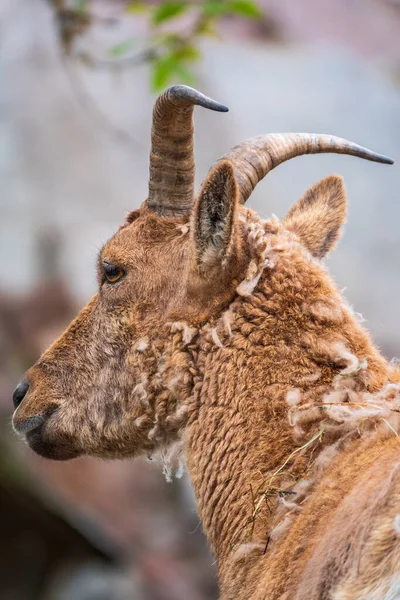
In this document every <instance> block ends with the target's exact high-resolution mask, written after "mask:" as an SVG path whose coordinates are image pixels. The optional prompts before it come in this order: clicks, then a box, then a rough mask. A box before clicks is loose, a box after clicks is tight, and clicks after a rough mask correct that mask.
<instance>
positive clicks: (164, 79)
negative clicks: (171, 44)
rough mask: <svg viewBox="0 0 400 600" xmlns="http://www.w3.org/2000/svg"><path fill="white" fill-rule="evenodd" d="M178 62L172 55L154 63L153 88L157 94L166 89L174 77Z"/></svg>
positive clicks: (158, 59)
mask: <svg viewBox="0 0 400 600" xmlns="http://www.w3.org/2000/svg"><path fill="white" fill-rule="evenodd" d="M177 64H178V63H177V61H176V59H175V58H174V57H172V56H171V55H170V54H168V55H167V56H162V57H161V58H157V59H156V60H155V61H154V62H153V69H152V73H151V87H152V89H153V90H154V91H155V92H158V91H160V90H161V89H162V88H164V87H165V86H166V85H167V83H168V82H169V80H170V79H171V77H172V76H173V75H174V73H175V70H176V66H177Z"/></svg>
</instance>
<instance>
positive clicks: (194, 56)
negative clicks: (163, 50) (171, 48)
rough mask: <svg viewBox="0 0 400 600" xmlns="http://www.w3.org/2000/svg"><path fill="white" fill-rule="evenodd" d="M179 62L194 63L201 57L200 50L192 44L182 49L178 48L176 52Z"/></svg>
mask: <svg viewBox="0 0 400 600" xmlns="http://www.w3.org/2000/svg"><path fill="white" fill-rule="evenodd" d="M175 56H176V58H177V60H178V61H179V60H181V61H186V62H194V61H196V60H199V58H200V57H201V54H200V50H198V48H196V47H195V46H192V45H191V44H186V45H185V46H182V48H178V49H177V50H176V52H175Z"/></svg>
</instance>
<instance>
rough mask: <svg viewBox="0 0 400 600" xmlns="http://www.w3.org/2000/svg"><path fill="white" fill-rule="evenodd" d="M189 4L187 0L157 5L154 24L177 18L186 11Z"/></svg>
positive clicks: (154, 12)
mask: <svg viewBox="0 0 400 600" xmlns="http://www.w3.org/2000/svg"><path fill="white" fill-rule="evenodd" d="M187 8H188V5H187V4H186V3H185V2H163V3H162V4H159V5H158V6H156V7H155V9H154V11H153V15H152V19H151V20H152V23H153V25H161V23H165V21H169V20H170V19H175V18H176V17H178V16H179V15H181V14H182V13H184V12H185V10H186V9H187Z"/></svg>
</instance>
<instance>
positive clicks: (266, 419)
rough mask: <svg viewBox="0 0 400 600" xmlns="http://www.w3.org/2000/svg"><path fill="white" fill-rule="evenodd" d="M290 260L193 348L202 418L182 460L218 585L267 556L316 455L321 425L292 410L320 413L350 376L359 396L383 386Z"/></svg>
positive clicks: (365, 353) (371, 358)
mask: <svg viewBox="0 0 400 600" xmlns="http://www.w3.org/2000/svg"><path fill="white" fill-rule="evenodd" d="M296 256H297V255H292V254H291V253H290V252H289V251H288V252H287V253H285V252H284V253H283V254H282V255H281V256H280V258H279V262H278V264H277V265H276V266H275V267H274V268H273V269H272V270H271V271H268V272H266V273H264V275H263V277H262V279H261V280H260V282H259V285H258V286H257V289H256V291H255V292H254V293H253V294H252V295H250V296H248V297H246V298H240V299H238V300H237V301H235V302H234V304H233V305H232V306H231V309H230V310H229V314H226V315H225V316H224V318H222V319H221V320H220V322H219V324H218V325H217V327H216V329H213V330H210V329H209V330H208V331H206V332H205V333H204V335H203V339H202V344H201V346H200V352H199V357H198V364H199V369H200V371H201V385H198V386H196V387H197V392H196V393H197V396H198V397H197V398H196V400H197V402H196V405H197V407H198V408H197V411H196V414H195V416H194V417H193V418H192V419H191V420H190V422H189V424H188V426H187V428H186V432H185V453H186V462H187V466H188V469H189V473H190V476H191V479H192V482H193V485H194V489H195V494H196V498H197V502H198V508H199V513H200V517H201V520H202V523H203V527H204V531H205V533H206V535H207V537H208V539H209V541H210V543H211V546H212V549H213V552H214V554H215V556H216V558H217V561H218V563H219V572H220V576H221V578H222V579H223V577H224V570H225V566H226V564H227V563H228V561H230V560H231V559H232V557H234V556H235V555H238V553H239V555H240V552H241V549H243V548H245V547H246V546H244V545H247V544H250V545H255V546H257V547H258V548H261V547H265V546H266V545H267V544H268V541H269V537H270V532H271V529H272V528H273V527H274V526H275V525H276V524H277V514H276V512H277V507H278V505H280V506H281V505H282V503H285V502H287V501H290V499H291V495H290V494H291V492H292V490H293V487H294V486H295V484H296V483H297V482H298V481H299V480H300V479H301V478H303V477H305V476H306V474H307V469H308V465H309V464H311V462H314V461H315V459H316V458H317V456H318V454H319V453H320V452H321V451H322V450H323V448H324V444H323V443H322V436H320V437H318V431H319V429H318V426H316V425H315V424H316V422H317V421H318V415H316V414H315V413H313V412H312V411H311V413H312V414H311V415H309V418H308V420H307V418H304V419H303V421H302V423H301V427H300V425H299V424H297V425H296V424H295V423H294V422H293V420H292V421H290V420H289V419H288V413H289V411H290V403H297V402H299V399H300V398H301V404H302V405H303V407H305V406H307V405H308V404H310V403H313V404H314V405H316V404H318V403H320V402H321V399H322V398H324V397H326V395H327V394H328V392H330V391H332V382H333V383H334V382H335V378H337V376H338V373H342V374H345V372H347V374H348V375H350V376H353V375H354V381H355V382H356V383H355V384H354V385H352V386H351V387H352V389H353V390H354V389H356V387H357V389H359V390H360V391H362V392H366V391H368V392H376V391H378V390H379V389H381V388H382V387H383V386H384V385H385V383H387V382H388V381H389V380H390V368H389V366H388V364H387V363H386V361H385V360H384V359H383V358H382V357H381V356H380V355H379V353H378V352H377V350H376V349H375V347H374V346H373V345H372V343H371V341H370V339H369V336H368V334H367V333H366V332H365V331H364V330H363V329H362V328H361V327H360V325H359V324H358V323H357V322H356V320H355V319H354V317H353V315H352V314H351V311H350V310H349V309H348V307H347V305H346V304H345V303H344V301H343V299H342V298H341V297H340V296H339V294H338V293H337V291H336V290H335V289H334V287H333V284H331V282H330V281H329V279H328V278H327V276H326V274H325V273H323V272H322V270H323V268H322V267H321V266H320V265H318V264H316V263H314V262H312V261H311V262H308V263H307V264H305V262H304V259H302V260H300V258H299V257H297V258H296ZM296 261H297V262H296ZM294 274H295V276H294ZM227 323H229V324H228V326H227ZM227 330H229V331H227ZM366 365H368V368H367V369H366V368H365V367H366ZM396 377H398V375H397V376H396ZM343 380H344V378H343ZM397 380H398V379H397ZM346 381H347V379H346ZM314 410H317V411H320V410H321V409H319V408H316V407H315V409H314ZM308 412H310V411H308ZM294 425H295V426H294ZM315 431H317V436H316V437H315ZM302 436H303V437H302ZM300 439H301V440H302V441H299V440H300ZM312 440H313V442H312ZM301 447H303V448H304V451H302V452H298V451H299V449H300V448H301ZM311 456H312V461H311ZM288 470H289V471H290V472H288ZM247 547H248V546H247Z"/></svg>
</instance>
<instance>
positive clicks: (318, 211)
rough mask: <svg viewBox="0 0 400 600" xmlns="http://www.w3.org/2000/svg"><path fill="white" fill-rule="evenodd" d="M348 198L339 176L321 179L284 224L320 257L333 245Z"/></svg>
mask: <svg viewBox="0 0 400 600" xmlns="http://www.w3.org/2000/svg"><path fill="white" fill-rule="evenodd" d="M346 213H347V199H346V190H345V187H344V184H343V179H342V177H339V175H330V176H329V177H326V178H325V179H322V180H321V181H319V182H318V183H316V184H315V185H313V186H312V187H311V188H310V189H309V190H307V191H306V193H305V194H304V196H303V197H302V198H301V199H300V200H299V201H298V202H296V204H295V205H294V206H293V207H292V208H291V209H290V211H289V212H288V214H287V215H286V217H285V219H284V221H283V223H284V226H285V227H286V229H289V230H290V231H293V232H294V233H296V234H297V235H298V236H299V238H300V241H301V243H302V244H303V245H304V246H305V247H306V248H307V250H309V252H311V254H313V256H316V257H317V258H323V257H324V256H325V255H326V254H327V253H328V252H329V251H330V250H331V249H332V248H333V247H334V246H335V245H336V242H337V241H338V239H339V237H340V235H341V228H342V225H343V224H344V223H345V222H346Z"/></svg>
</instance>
